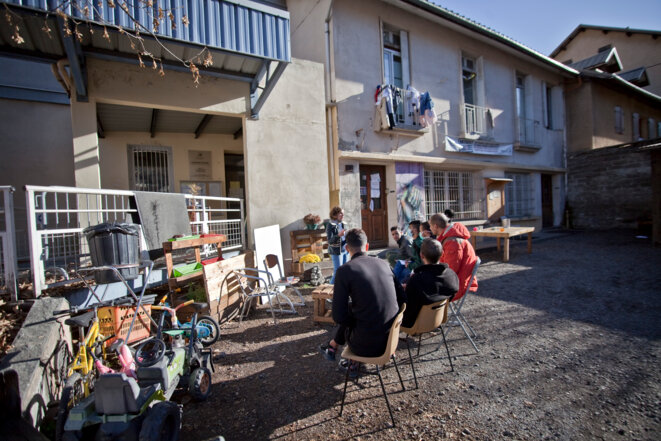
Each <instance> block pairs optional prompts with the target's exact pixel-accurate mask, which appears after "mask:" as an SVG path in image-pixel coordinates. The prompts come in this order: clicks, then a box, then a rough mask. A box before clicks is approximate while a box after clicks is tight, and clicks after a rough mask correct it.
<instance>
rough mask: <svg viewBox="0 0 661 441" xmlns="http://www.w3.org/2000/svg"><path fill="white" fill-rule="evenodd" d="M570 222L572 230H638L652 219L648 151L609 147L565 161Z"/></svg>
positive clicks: (574, 156) (571, 157)
mask: <svg viewBox="0 0 661 441" xmlns="http://www.w3.org/2000/svg"><path fill="white" fill-rule="evenodd" d="M567 168H568V173H567V176H568V183H567V188H568V198H567V203H568V207H569V210H570V222H571V225H572V226H573V227H574V228H595V229H609V228H622V227H624V228H627V227H629V228H638V227H640V226H641V225H644V224H645V222H651V220H652V206H653V204H652V188H653V187H652V168H651V156H650V150H646V149H645V148H644V147H641V146H639V145H626V146H613V147H607V148H601V149H597V150H592V151H589V152H582V153H576V154H573V155H570V156H569V157H568V158H567Z"/></svg>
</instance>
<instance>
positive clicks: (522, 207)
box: [505, 173, 533, 217]
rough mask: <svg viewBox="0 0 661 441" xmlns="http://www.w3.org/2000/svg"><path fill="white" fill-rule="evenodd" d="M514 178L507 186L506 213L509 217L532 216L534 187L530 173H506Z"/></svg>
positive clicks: (510, 177)
mask: <svg viewBox="0 0 661 441" xmlns="http://www.w3.org/2000/svg"><path fill="white" fill-rule="evenodd" d="M505 177H506V178H509V179H511V180H512V182H510V183H508V184H507V185H506V186H505V213H506V215H507V216H508V217H527V216H532V209H533V188H532V178H531V176H530V175H529V174H523V173H506V174H505Z"/></svg>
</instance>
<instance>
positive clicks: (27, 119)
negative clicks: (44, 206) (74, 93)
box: [0, 99, 74, 257]
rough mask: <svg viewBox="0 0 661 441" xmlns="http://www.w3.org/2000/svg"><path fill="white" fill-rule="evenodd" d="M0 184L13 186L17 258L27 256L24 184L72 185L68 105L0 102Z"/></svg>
mask: <svg viewBox="0 0 661 441" xmlns="http://www.w3.org/2000/svg"><path fill="white" fill-rule="evenodd" d="M0 133H2V141H1V142H0V145H1V146H2V161H0V176H2V181H1V182H2V185H12V186H13V187H14V188H15V189H16V192H15V193H14V215H15V223H16V229H17V235H16V246H17V249H18V255H19V257H25V256H27V255H28V247H29V244H28V237H27V217H26V212H25V192H24V191H23V186H25V185H64V186H70V185H74V158H73V147H72V141H71V112H70V109H69V106H67V105H62V104H50V103H44V102H38V101H21V100H5V99H0Z"/></svg>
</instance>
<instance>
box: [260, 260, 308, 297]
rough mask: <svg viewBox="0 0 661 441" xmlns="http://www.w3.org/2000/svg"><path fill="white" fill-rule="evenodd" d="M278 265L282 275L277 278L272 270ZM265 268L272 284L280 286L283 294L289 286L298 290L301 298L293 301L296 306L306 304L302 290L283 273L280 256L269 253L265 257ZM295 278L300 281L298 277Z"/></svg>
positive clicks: (279, 288) (297, 292) (295, 290)
mask: <svg viewBox="0 0 661 441" xmlns="http://www.w3.org/2000/svg"><path fill="white" fill-rule="evenodd" d="M276 266H277V267H278V274H279V275H280V278H279V279H277V280H276V279H275V277H273V274H271V271H270V269H271V268H274V267H276ZM264 268H265V269H266V272H267V273H268V279H269V283H270V284H272V285H275V286H276V287H277V288H278V290H279V291H280V292H281V293H283V295H285V294H284V290H285V289H287V288H291V289H293V290H294V292H296V294H297V295H298V298H299V300H300V301H299V302H293V304H294V305H296V306H305V299H304V298H303V295H302V294H301V292H300V291H299V290H298V288H296V287H295V286H294V285H293V282H289V281H288V280H287V278H286V277H285V276H284V274H282V267H281V266H280V259H278V256H276V255H275V254H267V255H266V257H265V258H264ZM295 280H297V281H298V279H295Z"/></svg>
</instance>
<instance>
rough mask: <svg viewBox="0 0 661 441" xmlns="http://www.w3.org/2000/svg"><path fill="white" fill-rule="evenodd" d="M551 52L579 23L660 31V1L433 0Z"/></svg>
mask: <svg viewBox="0 0 661 441" xmlns="http://www.w3.org/2000/svg"><path fill="white" fill-rule="evenodd" d="M431 1H432V2H433V3H436V4H438V5H440V6H442V7H444V8H446V9H450V10H452V11H454V12H456V13H459V14H461V15H463V16H465V17H468V18H470V19H471V20H474V21H477V22H478V23H480V24H483V25H485V26H488V27H490V28H492V29H494V30H496V31H498V32H500V33H501V34H505V35H507V36H508V37H510V38H512V39H514V40H516V41H518V42H520V43H523V44H525V45H526V46H528V47H530V48H532V49H535V50H537V51H539V52H541V53H543V54H544V55H549V54H550V53H551V52H552V51H553V49H555V48H556V47H557V46H558V45H559V44H560V43H561V42H562V40H564V39H565V37H567V36H568V35H569V34H570V33H571V31H573V30H574V29H575V28H576V26H578V25H579V24H590V25H600V26H612V27H622V28H625V27H627V26H628V27H630V28H634V29H648V30H661V0H546V1H539V0H431Z"/></svg>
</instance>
